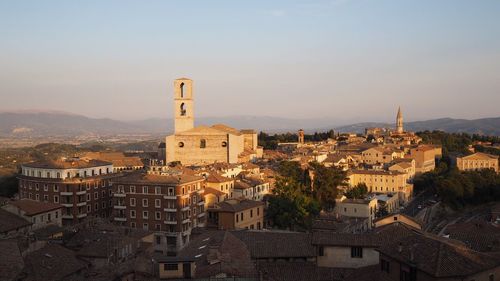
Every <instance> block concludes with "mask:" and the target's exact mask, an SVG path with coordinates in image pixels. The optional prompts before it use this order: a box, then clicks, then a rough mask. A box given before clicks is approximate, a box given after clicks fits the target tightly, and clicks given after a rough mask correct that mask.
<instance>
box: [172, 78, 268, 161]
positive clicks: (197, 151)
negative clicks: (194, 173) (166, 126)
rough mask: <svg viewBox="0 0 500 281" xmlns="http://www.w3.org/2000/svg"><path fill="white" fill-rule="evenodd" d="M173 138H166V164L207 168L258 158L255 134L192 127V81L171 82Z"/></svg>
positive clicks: (243, 131)
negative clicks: (172, 89)
mask: <svg viewBox="0 0 500 281" xmlns="http://www.w3.org/2000/svg"><path fill="white" fill-rule="evenodd" d="M174 123H175V124H174V127H175V132H174V134H173V135H170V136H168V137H166V141H165V143H166V162H167V163H170V162H175V161H179V162H181V163H182V164H183V165H207V164H211V163H216V162H222V163H238V162H244V161H248V160H253V158H256V157H262V148H259V147H258V146H257V133H256V132H255V131H253V130H242V131H239V130H236V129H234V128H231V127H229V126H226V125H223V124H217V125H213V126H210V127H209V126H198V127H195V126H194V98H193V81H192V80H191V79H188V78H180V79H176V80H175V81H174Z"/></svg>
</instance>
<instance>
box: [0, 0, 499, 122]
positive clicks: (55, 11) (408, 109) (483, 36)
mask: <svg viewBox="0 0 500 281" xmlns="http://www.w3.org/2000/svg"><path fill="white" fill-rule="evenodd" d="M499 15H500V1H498V0H481V1H477V0H468V1H465V0H418V1H409V0H392V1H388V0H333V1H332V0H273V1H271V0H262V1H259V0H247V1H244V0H238V1H235V0H226V1H219V0H210V1H206V0H197V1H196V0H182V1H181V0H177V1H169V0H141V1H139V0H134V1H132V0H130V1H128V0H114V1H113V0H81V1H74V0H60V1H55V0H44V1H39V0H32V1H27V0H0V110H1V111H13V110H26V109H30V110H31V109H37V110H59V111H66V112H72V113H76V114H83V115H86V116H89V117H97V118H104V117H105V118H114V119H120V120H135V119H146V118H170V117H172V114H173V113H172V112H173V101H172V99H173V89H172V87H173V80H174V79H175V78H178V77H189V78H191V79H193V80H194V97H195V115H196V116H204V117H207V116H234V115H250V116H275V117H287V118H299V119H304V118H332V119H335V120H339V123H345V122H348V121H389V120H393V119H394V117H395V114H396V111H397V107H398V106H401V108H402V110H403V113H404V116H405V120H427V119H432V118H440V117H453V118H467V119H474V118H483V117H498V116H500V107H499V104H500V16H499ZM342 121H344V122H342Z"/></svg>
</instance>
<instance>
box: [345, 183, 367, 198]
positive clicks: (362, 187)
mask: <svg viewBox="0 0 500 281" xmlns="http://www.w3.org/2000/svg"><path fill="white" fill-rule="evenodd" d="M366 194H368V187H367V186H366V184H365V183H359V184H358V185H356V186H355V187H353V188H351V189H349V190H348V191H347V192H346V193H344V195H345V197H347V198H350V199H360V198H364V197H365V196H366Z"/></svg>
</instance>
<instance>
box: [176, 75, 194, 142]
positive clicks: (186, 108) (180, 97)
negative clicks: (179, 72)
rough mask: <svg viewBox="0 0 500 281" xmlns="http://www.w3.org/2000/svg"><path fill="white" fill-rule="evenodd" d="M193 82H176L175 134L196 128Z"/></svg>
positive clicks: (184, 79)
mask: <svg viewBox="0 0 500 281" xmlns="http://www.w3.org/2000/svg"><path fill="white" fill-rule="evenodd" d="M193 103H194V101H193V80H191V79H188V78H179V79H175V80H174V120H175V121H174V130H175V133H176V134H177V133H180V132H184V131H187V130H190V129H192V128H194V108H193V105H194V104H193Z"/></svg>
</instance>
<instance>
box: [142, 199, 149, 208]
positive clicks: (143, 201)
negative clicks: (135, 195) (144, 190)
mask: <svg viewBox="0 0 500 281" xmlns="http://www.w3.org/2000/svg"><path fill="white" fill-rule="evenodd" d="M142 206H143V207H147V206H148V199H142Z"/></svg>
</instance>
